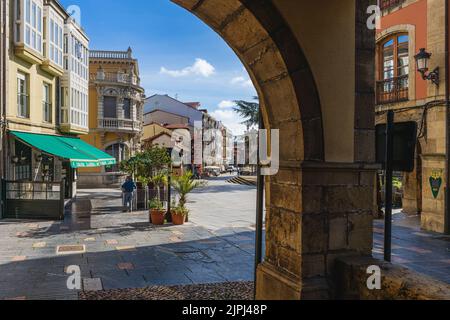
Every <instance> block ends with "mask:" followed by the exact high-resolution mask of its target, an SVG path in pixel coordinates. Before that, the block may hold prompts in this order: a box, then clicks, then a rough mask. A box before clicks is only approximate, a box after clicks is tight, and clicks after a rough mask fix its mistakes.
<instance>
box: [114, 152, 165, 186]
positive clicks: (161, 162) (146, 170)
mask: <svg viewBox="0 0 450 320" xmlns="http://www.w3.org/2000/svg"><path fill="white" fill-rule="evenodd" d="M171 161H172V159H171V157H170V155H169V153H168V152H167V150H166V149H165V148H160V147H158V146H154V147H152V148H150V149H147V150H145V151H144V152H141V153H138V154H136V155H135V156H134V157H132V158H130V159H128V160H125V161H122V162H121V163H120V170H122V171H123V172H126V173H128V174H132V175H135V176H136V178H137V179H138V180H139V181H140V182H142V183H144V184H148V183H149V182H151V178H152V177H153V176H155V175H159V174H162V173H164V172H167V168H168V167H169V165H170V163H171Z"/></svg>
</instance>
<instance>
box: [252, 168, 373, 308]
mask: <svg viewBox="0 0 450 320" xmlns="http://www.w3.org/2000/svg"><path fill="white" fill-rule="evenodd" d="M375 172H376V167H367V166H366V167H364V166H362V165H357V164H327V163H313V162H309V163H308V162H304V163H301V164H300V163H298V164H295V163H291V164H286V163H285V164H284V165H283V167H282V168H281V169H280V172H279V173H278V174H277V175H276V176H274V177H271V178H270V183H269V185H268V187H267V191H266V192H267V196H266V199H267V207H268V208H267V211H268V212H267V221H266V223H267V226H268V227H267V231H266V232H267V234H266V260H265V261H264V263H263V264H262V265H260V266H259V267H258V273H257V298H258V299H329V298H332V297H334V292H333V291H334V285H333V281H332V278H331V274H332V270H333V268H334V262H335V260H336V259H337V258H339V257H342V256H346V255H349V254H359V255H370V254H371V250H372V234H373V233H372V231H373V225H372V223H373V216H374V213H375V212H376V207H375V203H376V202H375V196H376V193H375V181H376V180H375V179H376V175H375Z"/></svg>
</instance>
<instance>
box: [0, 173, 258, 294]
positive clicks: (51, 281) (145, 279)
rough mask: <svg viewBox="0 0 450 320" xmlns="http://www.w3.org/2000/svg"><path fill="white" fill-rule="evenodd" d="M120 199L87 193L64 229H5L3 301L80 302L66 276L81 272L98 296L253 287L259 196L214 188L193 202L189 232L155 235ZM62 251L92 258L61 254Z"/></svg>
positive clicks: (16, 225)
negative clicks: (73, 269)
mask: <svg viewBox="0 0 450 320" xmlns="http://www.w3.org/2000/svg"><path fill="white" fill-rule="evenodd" d="M227 191H229V193H227ZM203 193H206V194H203ZM225 194H226V195H225ZM231 194H234V196H233V197H231V198H233V199H235V201H234V202H230V201H231V198H229V197H230V195H231ZM252 194H253V196H252ZM213 195H214V196H213ZM120 196H121V193H120V192H119V191H115V190H111V189H108V190H80V192H79V197H78V199H77V201H76V202H75V203H74V204H73V206H72V210H71V211H68V212H67V215H66V219H65V221H63V222H40V221H1V222H0V299H77V297H78V292H77V291H71V290H68V289H67V279H68V275H67V274H66V273H65V270H66V268H67V267H69V266H73V265H75V266H79V267H80V269H81V275H82V277H83V285H84V288H85V289H93V290H97V289H105V290H108V289H121V288H143V287H147V286H155V285H156V286H159V285H164V286H167V285H184V284H204V283H216V282H236V281H253V268H254V267H253V266H254V262H253V260H254V228H253V226H252V221H254V211H255V210H254V206H255V204H254V202H253V200H251V199H252V198H255V199H256V189H255V188H251V187H245V186H235V185H230V184H226V182H225V180H222V179H217V180H216V181H211V182H210V184H209V186H208V187H207V188H205V190H202V191H200V192H197V193H196V194H195V195H192V197H191V202H190V203H189V206H192V208H191V209H192V214H191V221H190V222H189V223H187V224H186V225H184V226H172V225H166V226H162V227H153V226H151V225H150V224H149V223H148V214H147V213H146V212H135V213H123V212H122V207H121V199H120ZM248 196H250V200H251V202H252V204H251V205H250V204H249V199H248ZM220 199H222V200H220ZM255 201H256V200H255ZM223 202H230V203H229V204H228V208H232V209H233V212H228V213H227V210H226V209H224V208H223V207H222V205H223ZM217 206H219V207H217ZM206 209H207V210H206ZM249 210H250V211H249ZM221 219H222V222H223V226H222V227H221V226H220V223H219V222H220V220H221ZM62 245H71V246H72V245H84V246H85V250H86V251H85V252H84V253H79V254H72V255H67V254H66V255H63V254H57V252H56V250H57V247H58V246H62ZM72 249H74V248H72Z"/></svg>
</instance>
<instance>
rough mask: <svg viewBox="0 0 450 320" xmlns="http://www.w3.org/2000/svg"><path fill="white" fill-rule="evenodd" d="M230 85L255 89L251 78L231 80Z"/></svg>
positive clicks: (240, 77)
mask: <svg viewBox="0 0 450 320" xmlns="http://www.w3.org/2000/svg"><path fill="white" fill-rule="evenodd" d="M230 83H231V84H232V85H240V86H243V87H253V82H252V80H250V79H249V78H245V77H242V76H239V77H234V78H233V79H231V81H230Z"/></svg>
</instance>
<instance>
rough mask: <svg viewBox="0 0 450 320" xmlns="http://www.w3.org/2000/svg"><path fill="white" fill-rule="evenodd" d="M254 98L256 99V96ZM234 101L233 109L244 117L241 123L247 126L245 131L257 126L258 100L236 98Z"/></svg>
mask: <svg viewBox="0 0 450 320" xmlns="http://www.w3.org/2000/svg"><path fill="white" fill-rule="evenodd" d="M254 99H255V100H258V97H254ZM234 103H235V104H236V106H237V107H235V108H233V110H234V112H236V113H237V114H239V115H240V116H241V117H242V118H244V119H245V120H244V121H243V122H242V124H244V125H246V126H247V131H248V130H250V128H251V127H253V126H257V125H258V124H259V103H258V102H249V101H243V100H238V101H234Z"/></svg>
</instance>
